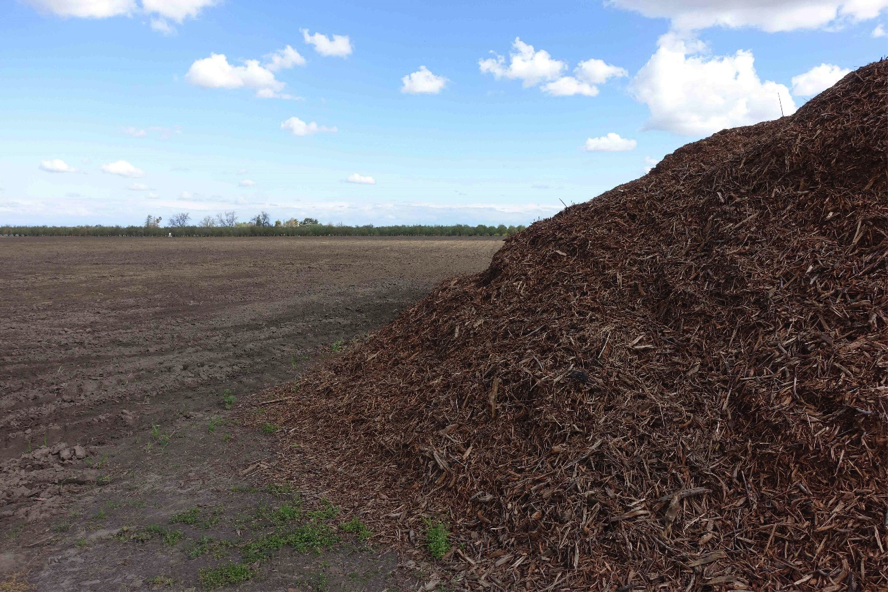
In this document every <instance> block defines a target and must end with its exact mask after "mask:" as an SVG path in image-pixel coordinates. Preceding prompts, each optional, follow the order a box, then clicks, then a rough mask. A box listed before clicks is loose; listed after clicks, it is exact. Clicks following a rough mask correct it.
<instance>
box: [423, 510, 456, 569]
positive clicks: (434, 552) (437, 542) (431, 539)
mask: <svg viewBox="0 0 888 592" xmlns="http://www.w3.org/2000/svg"><path fill="white" fill-rule="evenodd" d="M424 520H425V524H426V547H427V548H428V550H429V553H430V554H431V556H432V557H434V558H435V559H441V558H442V557H444V555H446V554H447V552H448V551H449V550H450V540H449V539H450V533H449V532H448V531H447V525H446V524H444V523H443V522H440V521H435V520H432V519H431V518H425V519H424Z"/></svg>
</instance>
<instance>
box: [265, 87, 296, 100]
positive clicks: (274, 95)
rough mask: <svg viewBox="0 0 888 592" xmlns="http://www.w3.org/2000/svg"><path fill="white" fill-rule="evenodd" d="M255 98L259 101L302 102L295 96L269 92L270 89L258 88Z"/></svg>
mask: <svg viewBox="0 0 888 592" xmlns="http://www.w3.org/2000/svg"><path fill="white" fill-rule="evenodd" d="M256 97H258V98H260V99H285V100H288V101H304V100H305V99H303V98H302V97H297V96H296V95H290V94H287V93H279V92H277V91H274V90H271V89H270V88H260V89H259V90H257V91H256Z"/></svg>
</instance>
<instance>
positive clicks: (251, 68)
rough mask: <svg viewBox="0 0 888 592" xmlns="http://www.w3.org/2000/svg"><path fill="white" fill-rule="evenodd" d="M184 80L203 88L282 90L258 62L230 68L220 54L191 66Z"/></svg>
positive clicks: (226, 60)
mask: <svg viewBox="0 0 888 592" xmlns="http://www.w3.org/2000/svg"><path fill="white" fill-rule="evenodd" d="M185 79H186V80H187V81H188V82H190V83H191V84H194V85H196V86H203V87H204V88H252V89H255V90H257V91H261V90H265V89H268V90H271V91H275V92H279V91H281V90H283V88H284V83H283V82H281V81H279V80H277V79H275V77H274V73H273V72H272V71H270V70H267V69H266V68H263V67H262V66H261V65H259V60H245V61H244V65H243V66H232V65H231V64H229V63H228V58H226V57H225V55H224V54H221V53H214V54H210V57H208V58H204V59H202V60H197V61H196V62H194V63H193V64H191V68H189V69H188V73H187V74H186V75H185Z"/></svg>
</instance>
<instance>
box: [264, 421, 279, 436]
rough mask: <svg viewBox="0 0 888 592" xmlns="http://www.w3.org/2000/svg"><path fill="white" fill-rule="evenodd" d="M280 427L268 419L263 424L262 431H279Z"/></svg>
mask: <svg viewBox="0 0 888 592" xmlns="http://www.w3.org/2000/svg"><path fill="white" fill-rule="evenodd" d="M278 429H279V428H278V426H276V425H274V424H273V423H269V422H267V421H266V422H265V425H264V426H262V433H263V434H274V433H275V432H277V431H278Z"/></svg>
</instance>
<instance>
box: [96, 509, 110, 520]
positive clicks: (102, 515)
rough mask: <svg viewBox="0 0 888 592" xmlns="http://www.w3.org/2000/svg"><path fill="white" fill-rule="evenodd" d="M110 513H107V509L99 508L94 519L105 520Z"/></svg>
mask: <svg viewBox="0 0 888 592" xmlns="http://www.w3.org/2000/svg"><path fill="white" fill-rule="evenodd" d="M107 517H108V515H107V514H106V513H105V510H99V512H98V513H97V514H96V515H95V516H93V519H94V520H104V519H105V518H107Z"/></svg>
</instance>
